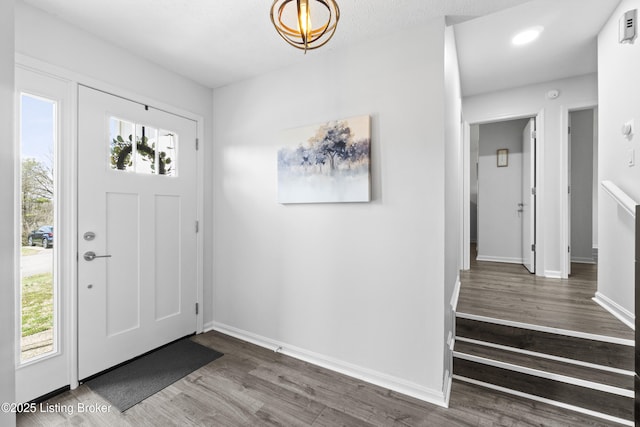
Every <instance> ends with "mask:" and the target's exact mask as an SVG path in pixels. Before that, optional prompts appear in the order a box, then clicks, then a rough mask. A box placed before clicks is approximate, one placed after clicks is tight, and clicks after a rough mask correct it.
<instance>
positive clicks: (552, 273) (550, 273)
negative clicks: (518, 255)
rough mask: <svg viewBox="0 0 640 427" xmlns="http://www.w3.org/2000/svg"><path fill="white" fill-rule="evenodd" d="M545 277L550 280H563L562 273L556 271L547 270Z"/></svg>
mask: <svg viewBox="0 0 640 427" xmlns="http://www.w3.org/2000/svg"><path fill="white" fill-rule="evenodd" d="M544 277H548V278H549V279H562V272H561V271H555V270H545V271H544Z"/></svg>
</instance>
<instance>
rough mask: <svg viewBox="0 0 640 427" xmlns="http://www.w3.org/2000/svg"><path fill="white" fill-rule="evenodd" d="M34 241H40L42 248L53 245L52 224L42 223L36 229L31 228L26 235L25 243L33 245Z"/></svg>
mask: <svg viewBox="0 0 640 427" xmlns="http://www.w3.org/2000/svg"><path fill="white" fill-rule="evenodd" d="M36 243H41V244H42V247H43V248H49V247H51V246H53V226H52V225H43V226H42V227H40V228H38V229H37V230H33V231H32V232H31V233H29V237H27V244H28V245H29V246H35V245H36Z"/></svg>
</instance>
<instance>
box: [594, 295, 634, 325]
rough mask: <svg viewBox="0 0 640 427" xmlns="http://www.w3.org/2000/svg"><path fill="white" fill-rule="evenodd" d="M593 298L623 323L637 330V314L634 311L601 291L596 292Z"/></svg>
mask: <svg viewBox="0 0 640 427" xmlns="http://www.w3.org/2000/svg"><path fill="white" fill-rule="evenodd" d="M592 300H594V301H595V302H596V303H598V305H600V307H602V308H604V309H605V310H607V311H608V312H609V313H611V314H613V315H614V316H615V317H616V318H617V319H618V320H620V321H621V322H622V323H624V324H625V325H627V326H628V327H630V328H631V329H633V330H634V331H635V330H636V316H635V315H634V314H633V313H632V312H630V311H629V310H627V309H626V308H624V307H622V306H621V305H620V304H618V303H617V302H615V301H613V300H612V299H610V298H609V297H607V296H605V295H603V294H602V293H600V292H596V295H595V296H594V297H593V298H592Z"/></svg>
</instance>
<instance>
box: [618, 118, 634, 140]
mask: <svg viewBox="0 0 640 427" xmlns="http://www.w3.org/2000/svg"><path fill="white" fill-rule="evenodd" d="M633 128H634V126H633V120H629V121H628V122H626V123H625V124H623V125H622V128H621V129H620V131H621V132H622V135H623V136H626V137H627V138H628V139H631V137H632V136H633V131H634V129H633Z"/></svg>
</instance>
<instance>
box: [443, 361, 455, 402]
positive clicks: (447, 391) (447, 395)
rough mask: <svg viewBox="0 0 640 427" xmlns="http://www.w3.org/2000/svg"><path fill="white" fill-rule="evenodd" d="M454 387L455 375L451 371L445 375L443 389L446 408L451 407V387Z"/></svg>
mask: <svg viewBox="0 0 640 427" xmlns="http://www.w3.org/2000/svg"><path fill="white" fill-rule="evenodd" d="M452 385H453V375H452V374H451V372H449V370H448V369H447V371H446V372H445V373H444V384H443V386H442V388H443V389H444V403H445V408H448V407H449V400H450V399H451V386H452Z"/></svg>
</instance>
